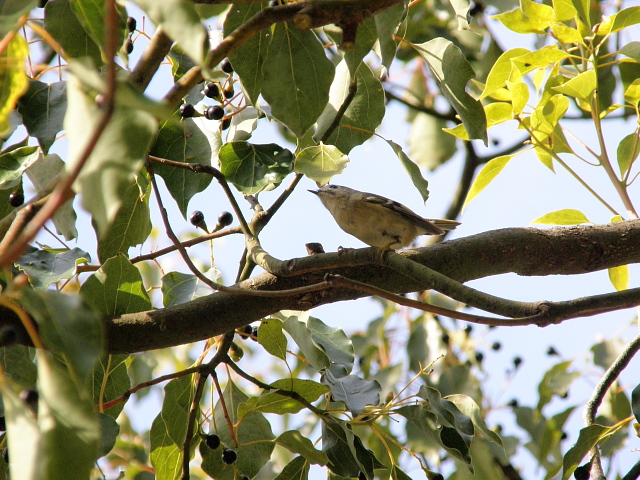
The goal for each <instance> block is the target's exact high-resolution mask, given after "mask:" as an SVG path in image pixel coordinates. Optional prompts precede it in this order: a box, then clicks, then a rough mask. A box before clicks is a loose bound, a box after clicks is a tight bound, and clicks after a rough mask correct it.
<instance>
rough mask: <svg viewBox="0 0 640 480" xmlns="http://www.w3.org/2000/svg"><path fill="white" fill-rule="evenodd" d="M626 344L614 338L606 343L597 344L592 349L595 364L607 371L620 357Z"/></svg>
mask: <svg viewBox="0 0 640 480" xmlns="http://www.w3.org/2000/svg"><path fill="white" fill-rule="evenodd" d="M625 346H626V343H625V342H624V341H623V340H622V339H621V338H613V339H611V340H607V341H604V342H600V343H596V344H595V345H594V346H592V347H591V352H592V353H593V363H595V364H596V365H597V366H599V367H600V368H602V369H603V370H607V369H608V368H609V367H610V366H611V365H612V364H613V362H615V361H616V359H617V358H618V356H619V355H620V354H621V353H622V351H623V350H624V349H625Z"/></svg>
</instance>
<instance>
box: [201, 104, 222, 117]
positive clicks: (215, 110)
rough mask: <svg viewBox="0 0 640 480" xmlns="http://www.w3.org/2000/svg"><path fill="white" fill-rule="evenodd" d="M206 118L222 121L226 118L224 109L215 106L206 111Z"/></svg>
mask: <svg viewBox="0 0 640 480" xmlns="http://www.w3.org/2000/svg"><path fill="white" fill-rule="evenodd" d="M204 116H205V118H206V119H207V120H220V119H221V118H222V117H224V108H222V107H221V106H220V105H214V106H213V107H209V108H207V109H206V110H205V111H204Z"/></svg>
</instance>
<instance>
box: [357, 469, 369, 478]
mask: <svg viewBox="0 0 640 480" xmlns="http://www.w3.org/2000/svg"><path fill="white" fill-rule="evenodd" d="M358 480H367V476H366V475H365V474H364V472H363V471H359V472H358Z"/></svg>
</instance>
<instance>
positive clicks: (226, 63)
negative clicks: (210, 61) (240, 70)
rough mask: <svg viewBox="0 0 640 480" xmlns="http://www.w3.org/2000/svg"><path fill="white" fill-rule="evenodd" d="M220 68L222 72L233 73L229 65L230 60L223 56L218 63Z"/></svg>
mask: <svg viewBox="0 0 640 480" xmlns="http://www.w3.org/2000/svg"><path fill="white" fill-rule="evenodd" d="M220 68H221V69H222V71H223V72H224V73H233V67H232V66H231V62H230V61H229V59H228V58H225V59H224V60H223V61H222V63H221V64H220Z"/></svg>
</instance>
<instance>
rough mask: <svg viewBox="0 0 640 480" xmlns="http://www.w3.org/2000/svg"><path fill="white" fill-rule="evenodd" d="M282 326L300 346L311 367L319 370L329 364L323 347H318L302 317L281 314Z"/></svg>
mask: <svg viewBox="0 0 640 480" xmlns="http://www.w3.org/2000/svg"><path fill="white" fill-rule="evenodd" d="M282 318H283V320H284V324H283V327H284V329H285V330H286V332H287V333H288V334H289V335H291V338H292V339H293V341H294V342H296V344H297V345H298V348H300V351H301V352H302V354H303V355H304V356H305V358H306V359H307V360H308V361H309V362H311V364H312V365H313V367H314V368H315V369H316V370H317V371H320V370H321V369H323V368H328V367H329V366H330V364H331V362H330V360H329V357H328V356H327V354H326V353H325V351H324V349H323V348H321V347H320V345H318V344H317V343H316V342H315V341H314V340H313V338H312V336H311V331H310V329H309V327H308V326H307V322H306V320H304V319H299V317H298V316H297V315H289V316H286V317H285V316H283V317H282Z"/></svg>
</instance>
